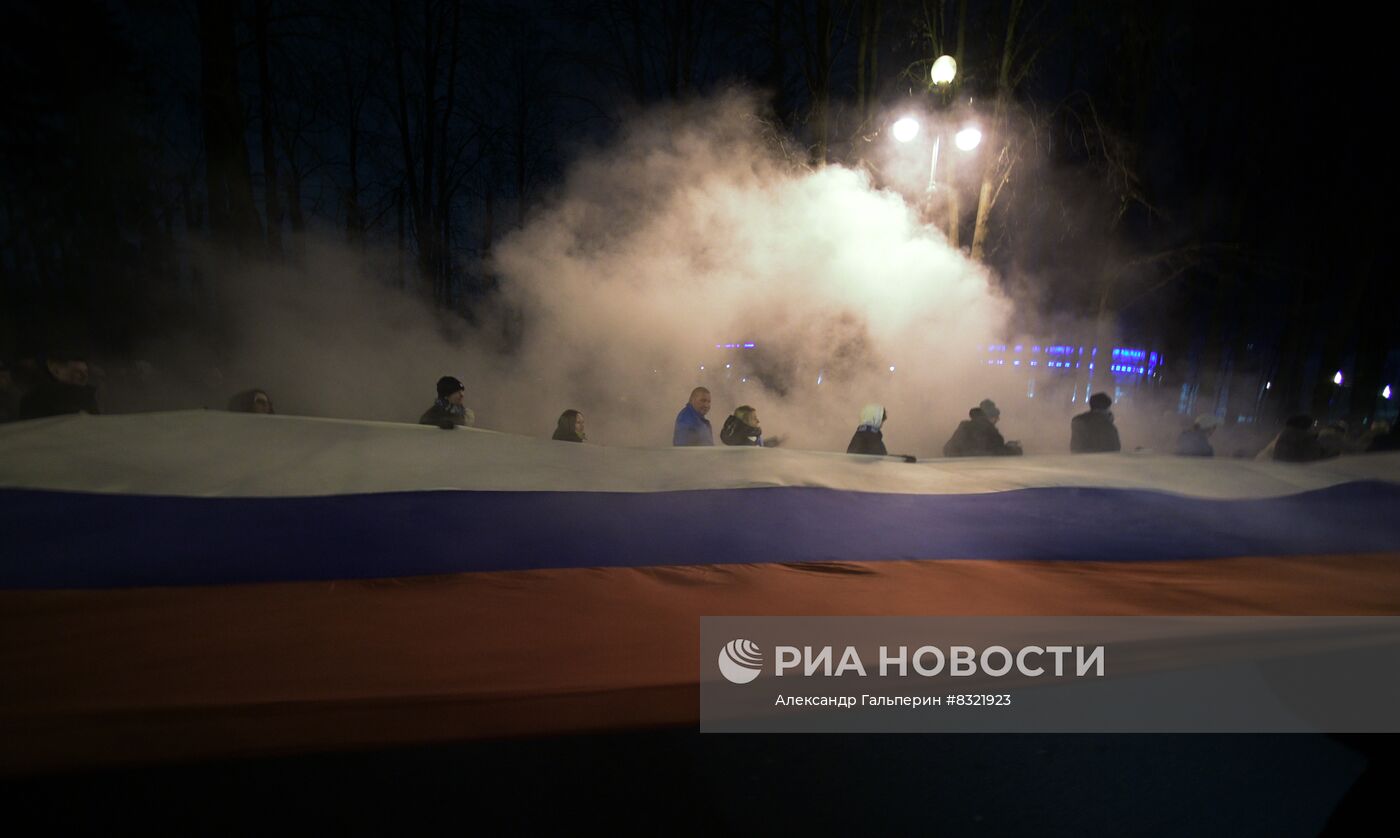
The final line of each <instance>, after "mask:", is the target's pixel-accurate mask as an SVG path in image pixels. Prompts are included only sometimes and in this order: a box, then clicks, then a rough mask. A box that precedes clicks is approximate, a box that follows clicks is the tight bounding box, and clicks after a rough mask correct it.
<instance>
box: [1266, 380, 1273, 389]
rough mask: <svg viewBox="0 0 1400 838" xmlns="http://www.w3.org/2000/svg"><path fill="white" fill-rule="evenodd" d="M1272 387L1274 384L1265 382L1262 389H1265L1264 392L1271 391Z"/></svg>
mask: <svg viewBox="0 0 1400 838" xmlns="http://www.w3.org/2000/svg"><path fill="white" fill-rule="evenodd" d="M1273 386H1274V383H1273V382H1272V381H1265V382H1264V389H1265V390H1268V389H1271V388H1272V387H1273Z"/></svg>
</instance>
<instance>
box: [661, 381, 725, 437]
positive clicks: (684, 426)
mask: <svg viewBox="0 0 1400 838" xmlns="http://www.w3.org/2000/svg"><path fill="white" fill-rule="evenodd" d="M709 412H710V391H709V390H708V389H706V388H704V387H696V388H695V389H694V390H691V391H690V401H688V402H686V405H685V407H683V408H681V412H680V413H677V414H676V427H675V430H674V431H673V432H672V434H671V444H672V445H677V446H682V447H688V446H695V445H714V444H715V432H714V428H712V427H710V420H709V419H706V418H705V414H707V413H709Z"/></svg>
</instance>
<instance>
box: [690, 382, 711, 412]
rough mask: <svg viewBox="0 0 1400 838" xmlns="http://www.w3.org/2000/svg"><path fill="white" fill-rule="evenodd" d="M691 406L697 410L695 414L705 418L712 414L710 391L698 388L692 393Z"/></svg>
mask: <svg viewBox="0 0 1400 838" xmlns="http://www.w3.org/2000/svg"><path fill="white" fill-rule="evenodd" d="M690 406H691V407H693V408H695V412H696V413H698V414H700V415H701V416H704V415H705V414H707V413H709V412H710V391H709V390H708V389H707V388H705V387H696V388H695V389H694V390H691V391H690Z"/></svg>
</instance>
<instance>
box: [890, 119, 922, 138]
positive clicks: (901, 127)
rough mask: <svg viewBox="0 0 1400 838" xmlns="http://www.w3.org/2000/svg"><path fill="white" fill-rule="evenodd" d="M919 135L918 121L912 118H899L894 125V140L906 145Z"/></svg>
mask: <svg viewBox="0 0 1400 838" xmlns="http://www.w3.org/2000/svg"><path fill="white" fill-rule="evenodd" d="M918 135H919V121H918V120H917V119H915V118H914V117H912V116H906V117H901V118H900V119H899V120H897V121H896V122H895V124H894V138H895V139H896V140H899V141H900V142H901V143H907V142H909V141H910V140H912V139H914V138H915V137H917V136H918Z"/></svg>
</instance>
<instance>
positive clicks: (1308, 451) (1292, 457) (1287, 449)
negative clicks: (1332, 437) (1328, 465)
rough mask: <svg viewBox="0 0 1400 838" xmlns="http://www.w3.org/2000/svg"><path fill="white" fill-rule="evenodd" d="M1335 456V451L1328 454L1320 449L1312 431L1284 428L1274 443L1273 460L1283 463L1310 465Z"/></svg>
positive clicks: (1314, 432)
mask: <svg viewBox="0 0 1400 838" xmlns="http://www.w3.org/2000/svg"><path fill="white" fill-rule="evenodd" d="M1335 456H1337V453H1336V452H1335V451H1331V452H1329V451H1327V450H1326V449H1324V448H1323V447H1322V443H1321V442H1319V441H1318V439H1317V431H1314V430H1306V431H1305V430H1303V429H1302V428H1284V429H1283V431H1282V432H1281V433H1280V434H1279V435H1278V439H1277V440H1276V441H1275V442H1274V459H1275V460H1279V461H1282V462H1285V463H1310V462H1312V461H1313V460H1325V459H1327V458H1328V457H1335Z"/></svg>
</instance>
